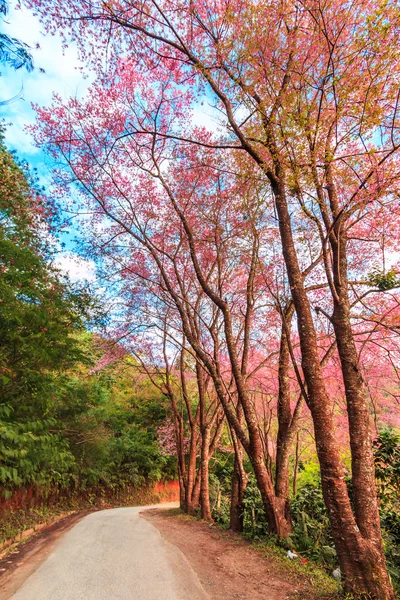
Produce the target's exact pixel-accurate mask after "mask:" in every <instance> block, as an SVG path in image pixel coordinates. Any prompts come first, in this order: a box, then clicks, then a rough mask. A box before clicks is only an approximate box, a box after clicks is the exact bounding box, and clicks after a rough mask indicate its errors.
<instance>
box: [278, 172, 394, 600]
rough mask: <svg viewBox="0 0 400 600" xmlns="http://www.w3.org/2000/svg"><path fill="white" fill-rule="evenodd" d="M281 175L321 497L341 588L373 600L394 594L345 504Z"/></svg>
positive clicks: (281, 213)
mask: <svg viewBox="0 0 400 600" xmlns="http://www.w3.org/2000/svg"><path fill="white" fill-rule="evenodd" d="M281 177H282V176H281ZM281 177H279V172H278V177H277V178H273V179H272V183H273V188H274V193H275V199H276V207H277V212H278V217H279V229H280V234H281V240H282V250H283V255H284V259H285V264H286V268H287V273H288V278H289V283H290V288H291V291H292V297H293V301H294V304H295V309H296V314H297V321H298V331H299V337H300V346H301V352H302V367H303V373H304V378H305V381H306V385H307V391H308V393H307V402H308V405H309V408H310V410H311V414H312V418H313V422H314V431H315V439H316V445H317V453H318V458H319V463H320V468H321V481H322V489H323V494H324V500H325V504H326V507H327V510H328V514H329V519H330V523H331V526H332V533H333V537H334V541H335V546H336V550H337V554H338V559H339V563H340V567H341V571H342V573H343V576H344V580H345V587H346V589H347V590H350V591H353V592H354V593H356V594H362V593H364V594H366V595H368V594H370V597H371V598H374V599H375V600H388V599H390V600H392V599H394V593H393V590H392V588H391V586H390V583H389V582H388V576H387V573H386V570H385V569H384V568H381V567H380V556H379V553H378V552H377V551H376V550H375V548H374V547H373V546H372V544H371V543H370V542H367V541H366V540H365V539H364V538H363V537H362V535H361V533H360V531H359V527H358V525H357V522H356V519H355V517H354V514H353V511H352V507H351V504H350V499H349V496H348V492H347V487H346V483H345V481H344V473H343V468H342V464H341V460H340V455H339V449H338V445H337V442H336V440H335V431H334V427H333V421H332V405H331V401H330V398H329V396H328V394H327V392H326V388H325V384H324V380H323V374H322V369H321V366H320V361H319V357H318V346H317V339H316V332H315V328H314V323H313V319H312V314H311V307H310V303H309V300H308V297H307V293H306V291H305V289H304V283H303V276H302V273H301V270H300V267H299V264H298V260H297V253H296V249H295V245H294V241H293V236H292V229H291V223H290V216H289V211H288V207H287V202H286V196H285V188H284V182H283V181H282V178H281ZM377 561H378V562H377Z"/></svg>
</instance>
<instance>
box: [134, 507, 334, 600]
mask: <svg viewBox="0 0 400 600" xmlns="http://www.w3.org/2000/svg"><path fill="white" fill-rule="evenodd" d="M141 516H142V517H143V518H145V519H146V520H148V521H149V522H150V523H151V524H152V525H153V526H154V527H156V528H157V529H158V530H159V532H160V533H161V535H162V536H163V537H164V538H165V539H166V540H167V541H168V542H170V543H171V544H174V545H175V546H177V547H178V548H179V549H180V550H181V551H182V552H183V554H184V555H185V556H186V558H187V560H188V561H189V563H190V565H191V567H192V568H193V570H194V571H195V572H196V573H197V575H198V577H199V580H200V582H201V584H202V586H203V587H204V589H205V591H206V592H207V593H208V595H209V598H210V600H239V599H240V600H265V599H266V598H268V600H314V599H315V600H316V599H317V598H318V599H322V598H324V599H326V600H328V599H333V598H338V597H339V596H338V595H337V587H336V584H335V581H334V580H333V579H332V578H330V577H329V576H328V575H325V574H324V573H323V572H322V571H321V570H319V569H316V568H315V567H314V566H312V565H311V564H310V563H306V564H299V563H297V564H293V561H290V560H289V559H288V558H286V556H285V554H283V553H280V552H279V550H276V549H274V548H272V547H266V546H265V545H262V544H260V545H256V544H254V543H250V542H249V541H247V540H245V539H244V538H243V537H242V536H241V535H239V534H235V533H233V532H231V531H225V530H222V529H220V528H219V527H217V526H214V525H209V524H207V523H205V522H204V521H200V520H198V519H195V518H193V517H188V516H186V515H183V514H181V513H180V511H179V509H172V510H160V509H152V510H146V511H143V512H142V513H141Z"/></svg>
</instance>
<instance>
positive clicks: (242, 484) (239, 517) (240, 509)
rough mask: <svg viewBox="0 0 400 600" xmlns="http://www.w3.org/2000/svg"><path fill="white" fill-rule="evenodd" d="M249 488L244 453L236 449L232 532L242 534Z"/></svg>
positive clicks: (231, 516) (230, 520)
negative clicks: (244, 465) (244, 501)
mask: <svg viewBox="0 0 400 600" xmlns="http://www.w3.org/2000/svg"><path fill="white" fill-rule="evenodd" d="M246 486H247V475H246V472H245V470H244V468H243V451H242V449H241V448H240V447H239V448H238V449H237V450H236V447H235V462H234V466H233V474H232V490H231V507H230V516H229V528H230V529H231V530H232V531H237V532H239V533H240V532H242V531H243V523H244V505H243V500H244V493H245V490H246Z"/></svg>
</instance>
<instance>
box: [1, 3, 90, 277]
mask: <svg viewBox="0 0 400 600" xmlns="http://www.w3.org/2000/svg"><path fill="white" fill-rule="evenodd" d="M14 5H15V3H14V2H12V1H11V2H10V11H9V13H8V15H7V17H6V19H5V20H4V21H3V22H1V21H0V28H1V31H3V32H4V33H6V34H7V35H10V36H12V37H16V38H18V39H20V40H22V41H24V42H25V43H27V44H29V46H31V49H32V50H31V52H32V55H33V57H34V62H35V66H36V67H38V68H36V69H35V70H34V71H33V72H31V73H28V72H27V71H26V69H19V70H18V71H15V70H13V69H12V68H10V67H6V66H4V65H2V68H1V77H0V101H4V100H7V99H9V98H12V97H13V96H15V95H16V94H18V92H19V91H20V90H21V89H23V93H22V97H21V98H20V99H18V100H16V101H15V102H12V103H10V104H7V105H3V106H0V119H3V120H4V121H5V122H6V123H7V124H8V127H7V131H6V143H7V146H8V147H9V148H10V149H11V150H16V151H17V153H18V155H19V157H21V158H24V159H26V160H27V161H28V163H29V165H30V166H31V167H32V168H33V167H36V169H37V170H38V175H39V178H40V182H41V184H42V185H44V186H45V187H46V190H49V189H50V179H51V177H50V171H49V167H48V160H47V159H46V156H45V155H44V153H43V152H42V151H41V150H39V149H38V148H36V147H35V145H34V143H33V141H32V138H31V136H30V135H29V133H28V132H27V131H26V130H25V127H26V125H29V124H32V123H34V121H35V112H34V110H33V109H32V106H31V103H37V104H39V105H41V106H46V105H49V104H50V103H51V99H52V94H53V92H57V93H58V94H60V95H61V96H65V97H67V96H71V95H73V96H76V95H78V96H82V95H84V94H85V91H86V89H87V86H88V80H87V79H84V78H83V77H82V75H81V73H80V72H79V70H78V60H77V52H76V49H75V48H74V47H73V46H71V47H69V48H66V49H65V50H63V48H62V42H61V39H60V38H59V37H58V36H49V35H43V34H42V33H41V31H42V27H41V25H40V23H39V21H38V19H36V17H34V16H33V15H32V13H31V12H30V11H28V10H26V9H21V10H16V9H15V8H14ZM36 45H39V48H36ZM39 67H40V68H42V69H44V71H45V72H44V73H41V72H40V70H39ZM76 233H77V232H76V231H74V230H73V229H72V230H71V233H70V235H63V236H62V241H63V242H64V243H65V251H63V252H60V254H59V256H58V257H57V263H58V264H59V266H60V267H61V268H62V270H63V271H65V272H67V273H68V274H69V275H70V277H71V279H73V280H77V279H82V278H83V279H88V280H89V281H90V280H94V277H95V268H94V263H92V262H91V261H90V260H84V259H80V258H79V257H78V256H77V254H76V248H75V245H74V242H73V238H74V237H75V235H76Z"/></svg>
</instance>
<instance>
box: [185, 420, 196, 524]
mask: <svg viewBox="0 0 400 600" xmlns="http://www.w3.org/2000/svg"><path fill="white" fill-rule="evenodd" d="M196 433H197V432H195V431H193V429H192V437H191V440H190V451H189V460H188V465H187V469H186V494H185V495H186V512H187V513H188V515H193V514H194V513H195V510H196V508H197V505H195V503H194V498H193V490H194V487H195V479H196V459H197V435H196Z"/></svg>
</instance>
